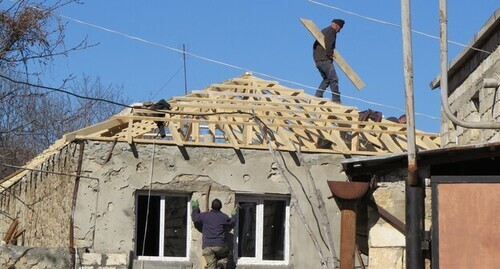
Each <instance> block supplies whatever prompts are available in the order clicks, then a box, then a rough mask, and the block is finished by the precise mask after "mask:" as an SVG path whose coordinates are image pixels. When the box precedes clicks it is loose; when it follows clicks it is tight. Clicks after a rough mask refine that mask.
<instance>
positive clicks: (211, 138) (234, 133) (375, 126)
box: [64, 73, 439, 155]
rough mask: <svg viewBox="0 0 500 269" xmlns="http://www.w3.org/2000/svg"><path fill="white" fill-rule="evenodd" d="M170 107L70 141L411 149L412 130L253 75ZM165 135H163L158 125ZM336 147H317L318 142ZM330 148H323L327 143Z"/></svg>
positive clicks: (365, 151)
mask: <svg viewBox="0 0 500 269" xmlns="http://www.w3.org/2000/svg"><path fill="white" fill-rule="evenodd" d="M168 103H169V104H170V106H171V108H170V110H162V111H151V110H149V109H148V108H147V107H146V106H143V107H138V108H134V109H128V110H126V111H124V112H122V113H120V114H118V115H115V116H112V117H111V118H110V119H109V120H107V121H104V122H102V123H99V124H97V125H94V126H91V127H88V128H84V129H81V130H78V131H75V132H73V133H70V134H67V135H65V137H64V138H65V140H67V141H70V140H73V139H89V140H109V141H112V140H115V139H117V140H118V141H126V142H129V143H131V142H135V143H151V142H152V139H155V140H156V141H155V143H157V144H171V145H177V146H205V147H229V148H234V149H243V148H249V149H267V144H266V141H265V140H266V138H264V136H263V131H262V129H261V127H260V126H259V124H258V123H259V122H258V121H259V120H260V121H261V122H262V123H263V124H264V125H265V126H266V128H267V131H266V132H267V134H268V136H267V138H268V140H267V141H271V143H272V147H273V148H274V149H277V150H285V151H295V150H298V149H299V148H300V150H301V151H304V152H331V153H341V154H358V155H375V154H382V153H388V152H404V151H406V143H407V142H406V131H405V127H406V125H403V124H398V123H394V122H391V121H387V120H382V122H373V121H359V120H358V117H359V113H358V111H357V110H356V108H354V107H350V106H344V105H340V104H335V103H333V102H330V101H328V100H326V99H323V98H317V97H314V96H311V95H309V94H306V93H304V91H303V90H299V89H290V88H287V87H284V86H282V85H280V84H279V83H278V82H276V81H268V80H263V79H260V78H258V77H255V76H252V75H251V74H249V73H246V74H244V75H243V76H241V77H239V78H234V79H230V80H227V81H225V82H223V83H220V84H213V85H210V86H208V87H206V88H204V89H202V90H197V91H193V92H191V93H190V94H188V95H186V96H183V97H174V98H172V99H170V100H168ZM157 123H160V124H161V123H162V124H164V126H165V133H166V136H165V137H163V138H161V137H160V136H158V131H159V130H158V124H157ZM320 138H321V139H324V140H328V141H330V142H331V145H327V147H326V148H325V146H324V145H323V146H322V147H321V148H320V147H318V143H317V142H318V139H320ZM416 141H417V147H418V148H420V149H435V148H439V139H438V136H437V135H436V134H429V133H423V132H417V135H416ZM323 144H324V143H323Z"/></svg>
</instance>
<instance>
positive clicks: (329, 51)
mask: <svg viewBox="0 0 500 269" xmlns="http://www.w3.org/2000/svg"><path fill="white" fill-rule="evenodd" d="M344 23H345V22H344V20H341V19H334V20H332V23H331V24H330V26H328V27H326V28H324V29H323V30H321V33H323V35H324V36H325V47H326V48H323V46H321V44H320V43H319V42H318V41H315V42H314V44H313V58H314V62H315V64H316V67H317V68H318V71H319V73H320V75H321V77H322V78H323V80H322V81H321V84H320V85H319V87H318V90H317V91H316V96H317V97H323V93H324V92H325V90H326V87H327V86H328V85H329V86H330V89H331V91H332V101H333V102H336V103H340V91H339V78H338V76H337V72H335V67H334V66H333V60H334V56H333V55H334V50H335V42H336V41H337V33H338V32H340V30H341V29H342V27H344Z"/></svg>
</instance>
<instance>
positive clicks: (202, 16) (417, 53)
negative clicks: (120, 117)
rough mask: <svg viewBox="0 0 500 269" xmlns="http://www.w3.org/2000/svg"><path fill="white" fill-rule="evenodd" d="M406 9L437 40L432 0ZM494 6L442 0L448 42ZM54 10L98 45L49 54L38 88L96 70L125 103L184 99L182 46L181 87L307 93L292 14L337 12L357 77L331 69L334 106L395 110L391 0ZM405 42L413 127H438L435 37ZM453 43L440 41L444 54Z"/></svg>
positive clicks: (302, 32)
mask: <svg viewBox="0 0 500 269" xmlns="http://www.w3.org/2000/svg"><path fill="white" fill-rule="evenodd" d="M318 3H322V4H324V5H327V6H324V5H320V4H318ZM4 4H5V3H4ZM4 4H2V5H4ZM411 5H412V6H411V15H412V28H413V29H414V30H416V31H420V32H424V33H427V34H429V35H432V36H435V37H439V19H438V14H439V1H438V0H424V1H422V0H420V1H415V0H414V1H412V3H411ZM498 7H499V2H498V1H497V0H476V1H466V0H453V1H448V22H449V24H448V27H449V29H448V38H449V39H450V40H451V41H454V42H459V43H462V44H468V43H469V41H470V40H471V39H472V37H473V36H474V34H475V33H476V32H477V31H478V30H479V29H481V27H482V25H483V24H484V23H485V22H486V20H487V19H488V18H489V17H490V16H491V15H492V14H493V12H494V11H495V9H497V8H498ZM345 11H348V12H345ZM353 13H354V14H353ZM355 14H357V15H355ZM60 15H62V16H65V18H64V21H66V22H67V23H68V25H67V29H66V36H67V41H66V44H67V46H68V47H69V46H71V45H74V44H76V43H78V42H79V41H80V40H82V39H83V38H85V37H87V39H88V41H89V43H98V45H97V46H95V47H92V48H88V49H86V50H83V51H78V52H74V53H72V54H70V55H69V56H68V57H67V58H58V59H57V61H55V63H54V66H53V69H52V70H53V71H52V72H51V74H50V75H49V76H48V78H49V79H48V80H47V81H46V84H49V85H50V84H52V85H51V86H58V85H60V82H61V80H62V79H63V78H65V77H66V76H67V75H69V74H72V75H75V76H81V75H82V74H87V75H91V76H94V77H95V76H99V77H100V78H101V80H102V81H103V82H104V83H108V84H109V83H112V84H116V85H119V86H123V89H124V95H125V97H126V98H129V99H131V100H133V101H134V102H142V101H157V100H159V99H162V98H164V99H169V98H171V97H173V96H180V95H184V71H183V60H182V56H183V55H182V53H181V52H182V46H183V45H185V47H186V51H187V52H188V53H189V54H188V55H187V56H186V62H187V86H188V92H189V91H192V90H200V89H203V88H204V87H206V86H209V85H210V84H214V83H220V82H222V81H225V80H227V79H230V78H234V77H238V76H240V75H242V74H243V73H244V72H245V70H249V71H253V72H254V75H256V76H258V77H261V78H263V79H269V80H279V81H280V83H281V84H283V85H285V86H287V87H291V88H301V89H304V90H305V91H306V92H307V93H309V94H314V92H315V88H316V87H317V86H318V85H319V82H320V80H321V79H320V76H319V74H318V72H317V69H316V68H315V66H314V63H313V60H312V42H313V38H312V36H311V35H310V34H309V33H308V32H307V30H306V29H305V28H304V26H303V25H302V24H301V23H300V21H299V18H307V19H311V20H313V21H314V22H315V23H316V25H317V26H318V27H319V28H323V27H325V26H327V25H328V24H329V23H330V21H331V20H332V19H333V18H342V19H344V20H345V21H346V24H345V26H344V28H343V29H342V31H341V32H340V33H339V35H338V36H337V49H338V50H339V52H340V53H341V54H342V55H343V57H344V58H345V59H346V60H347V62H348V63H349V64H350V65H351V67H352V68H353V69H354V70H355V71H356V72H357V74H358V75H359V76H360V77H361V79H362V80H363V81H364V82H365V83H366V88H364V89H363V90H361V91H358V90H357V89H356V88H355V87H354V85H353V84H352V83H351V82H350V81H349V79H348V78H347V77H346V76H345V75H344V74H343V73H342V71H341V70H340V68H338V67H336V69H337V73H338V74H339V77H340V91H341V94H342V95H343V97H342V101H343V103H344V104H346V105H352V106H356V107H358V108H359V110H364V109H368V108H370V109H372V110H378V111H382V112H383V114H384V116H385V117H390V116H396V117H399V116H400V115H401V114H404V112H403V111H404V107H405V100H404V78H403V67H402V66H403V60H402V55H403V52H402V37H401V29H400V28H398V27H395V26H393V25H394V24H395V25H401V2H400V1H399V0H385V1H373V0H338V1H333V0H317V2H313V1H308V0H252V1H237V0H212V1H206V0H205V1H201V0H199V1H194V0H182V1H173V0H161V1H160V0H148V1H126V0H101V1H97V0H94V1H84V3H83V4H81V5H72V6H67V7H64V8H63V9H61V10H60ZM366 17H369V18H372V19H376V20H380V21H384V22H387V23H380V22H376V21H373V20H370V19H367V18H366ZM68 18H70V19H68ZM75 20H80V21H81V22H76V21H75ZM90 24H92V25H93V26H92V25H90ZM391 24H392V25H391ZM104 28H105V29H108V30H105V29H104ZM109 30H112V31H116V32H119V33H120V34H118V33H116V32H111V31H109ZM124 34H126V35H128V36H125V35H124ZM412 39H413V56H414V58H413V62H414V86H415V88H414V91H415V110H416V112H417V113H421V114H425V115H428V116H425V115H417V116H416V126H417V128H418V129H420V130H424V131H429V132H439V125H440V120H439V117H440V108H439V106H440V100H439V98H440V97H439V92H438V91H437V90H434V91H431V89H430V87H429V83H430V82H431V81H432V80H433V79H434V78H435V77H436V76H437V75H438V74H439V66H440V59H439V55H440V53H439V39H435V38H430V37H426V36H423V35H420V34H415V33H414V34H413V35H412ZM462 49H463V47H460V46H458V45H454V44H449V59H450V60H452V59H453V58H454V57H455V56H456V55H457V54H458V53H459V52H460V51H461V50H462ZM222 63H223V64H222ZM231 66H232V67H231ZM234 66H236V67H238V68H235V67H234ZM240 68H241V69H240ZM263 74H265V75H269V76H272V77H266V76H264V75H263ZM292 82H293V83H292ZM294 83H299V84H301V85H302V86H299V85H297V84H294ZM326 96H327V97H328V98H329V97H330V94H327V95H326ZM360 100H364V101H360ZM378 104H383V106H381V105H378ZM391 107H396V108H399V109H401V110H397V109H394V108H391ZM429 116H431V117H429Z"/></svg>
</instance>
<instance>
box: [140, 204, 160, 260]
mask: <svg viewBox="0 0 500 269" xmlns="http://www.w3.org/2000/svg"><path fill="white" fill-rule="evenodd" d="M146 216H147V221H146ZM146 225H147V226H146ZM136 232H137V237H136V238H137V252H136V255H137V256H158V255H159V250H160V248H159V245H160V197H159V196H151V197H150V201H149V214H148V196H147V195H139V196H138V197H137V231H136ZM144 234H146V236H145V237H146V241H144ZM144 242H146V243H145V244H144V247H143V243H144Z"/></svg>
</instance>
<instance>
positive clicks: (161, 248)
mask: <svg viewBox="0 0 500 269" xmlns="http://www.w3.org/2000/svg"><path fill="white" fill-rule="evenodd" d="M139 196H148V193H138V194H137V195H136V197H135V204H136V206H137V204H138V201H139ZM151 196H160V235H159V236H160V240H159V248H158V253H159V256H141V255H140V254H139V253H136V257H137V259H138V260H143V261H172V262H175V261H179V262H183V261H190V253H191V206H190V199H189V198H190V197H189V195H187V194H185V195H184V194H173V193H154V194H151ZM165 197H186V198H188V199H187V202H186V207H187V215H186V218H187V221H186V223H187V227H186V233H187V235H186V256H185V257H168V256H167V257H165V256H161V255H163V254H164V253H163V252H164V251H165V249H164V238H165ZM137 217H138V212H137V210H136V212H135V225H137V223H138V222H137ZM136 229H137V226H136ZM135 234H136V236H137V231H136V232H135ZM135 242H136V245H137V243H138V242H137V238H136V240H135ZM135 249H136V250H137V246H136V247H135Z"/></svg>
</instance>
